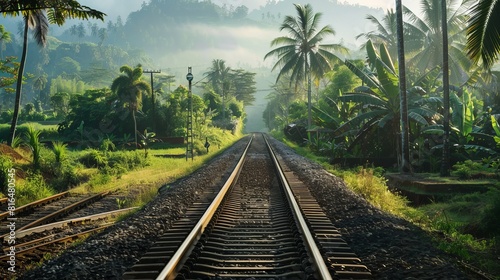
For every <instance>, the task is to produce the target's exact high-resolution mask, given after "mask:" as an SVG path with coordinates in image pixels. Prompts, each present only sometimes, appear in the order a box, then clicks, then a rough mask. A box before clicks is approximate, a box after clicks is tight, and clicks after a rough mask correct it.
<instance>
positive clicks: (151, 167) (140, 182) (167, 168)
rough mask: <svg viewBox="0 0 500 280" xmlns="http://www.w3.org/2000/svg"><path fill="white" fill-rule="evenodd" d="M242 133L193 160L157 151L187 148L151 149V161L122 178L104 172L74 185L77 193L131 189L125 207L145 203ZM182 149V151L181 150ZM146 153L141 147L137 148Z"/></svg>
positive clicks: (173, 150)
mask: <svg viewBox="0 0 500 280" xmlns="http://www.w3.org/2000/svg"><path fill="white" fill-rule="evenodd" d="M240 138H241V137H240V136H233V137H232V139H227V140H226V142H224V144H223V148H221V149H215V148H214V149H212V150H211V151H210V152H209V153H208V154H203V155H197V156H195V157H194V159H193V160H191V158H189V159H188V160H187V161H186V159H185V158H167V157H160V156H156V155H165V154H179V153H184V152H185V148H180V147H177V148H168V149H151V150H150V152H149V156H148V165H147V166H145V167H142V168H137V169H134V170H131V171H128V172H126V173H124V174H121V175H120V176H119V178H113V177H112V176H109V175H108V176H106V175H102V174H96V175H93V176H92V177H91V179H90V181H89V182H86V183H83V184H80V185H79V186H77V187H76V188H74V189H72V192H75V193H88V192H89V191H90V192H94V193H97V192H103V191H115V190H121V191H123V192H126V193H129V197H130V198H129V199H127V202H126V203H125V204H124V205H123V207H134V206H138V207H142V206H143V205H145V204H146V203H147V202H149V201H150V200H152V199H153V198H154V197H155V196H156V195H157V193H158V189H159V188H160V187H161V186H163V185H167V184H169V183H171V182H173V181H175V180H177V179H179V178H181V177H184V176H186V175H189V174H191V173H192V172H194V171H195V170H197V169H198V168H200V167H202V166H203V165H204V164H206V163H207V161H209V160H210V159H212V158H213V157H214V156H216V155H218V154H220V153H221V152H222V151H223V150H225V148H227V147H229V146H230V145H232V144H233V143H234V142H236V141H237V140H239V139H240ZM181 151H182V152H181ZM137 153H139V154H140V155H143V153H142V152H141V151H137Z"/></svg>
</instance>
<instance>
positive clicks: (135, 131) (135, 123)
mask: <svg viewBox="0 0 500 280" xmlns="http://www.w3.org/2000/svg"><path fill="white" fill-rule="evenodd" d="M132 118H133V119H134V136H135V148H134V150H136V149H137V121H136V119H135V110H132Z"/></svg>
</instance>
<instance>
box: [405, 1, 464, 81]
mask: <svg viewBox="0 0 500 280" xmlns="http://www.w3.org/2000/svg"><path fill="white" fill-rule="evenodd" d="M448 1H449V3H448V5H447V9H446V15H447V17H446V21H447V27H448V36H447V38H448V45H447V47H448V52H449V68H450V83H452V84H455V85H458V86H461V85H463V84H464V83H465V82H467V81H468V79H469V77H468V70H469V69H470V67H471V66H472V62H471V60H470V59H469V58H468V57H467V55H466V54H465V52H464V49H465V43H466V37H465V35H466V34H465V30H464V26H466V21H467V13H466V12H467V9H468V7H469V6H470V2H471V1H472V0H448ZM420 3H421V7H422V16H421V17H419V16H417V15H416V14H415V13H413V12H412V11H411V10H410V9H408V8H406V7H403V11H404V13H405V15H406V16H408V22H409V23H410V24H411V25H412V26H413V29H412V30H411V33H412V38H418V40H411V41H410V42H409V43H408V44H406V45H409V46H411V45H413V44H416V46H417V47H418V48H419V51H417V52H416V53H415V54H414V55H413V57H412V58H411V59H409V61H408V64H409V66H413V67H416V68H418V69H419V70H420V71H421V72H422V73H424V72H426V71H428V70H430V69H433V68H435V67H436V66H441V67H442V62H443V59H442V57H443V35H442V25H441V19H442V15H443V13H442V11H441V10H442V5H441V3H442V0H421V1H420Z"/></svg>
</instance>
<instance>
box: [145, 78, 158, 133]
mask: <svg viewBox="0 0 500 280" xmlns="http://www.w3.org/2000/svg"><path fill="white" fill-rule="evenodd" d="M142 73H150V74H151V101H152V102H153V122H152V123H153V131H154V132H155V133H158V131H156V102H155V91H154V89H153V74H155V73H161V70H144V71H142Z"/></svg>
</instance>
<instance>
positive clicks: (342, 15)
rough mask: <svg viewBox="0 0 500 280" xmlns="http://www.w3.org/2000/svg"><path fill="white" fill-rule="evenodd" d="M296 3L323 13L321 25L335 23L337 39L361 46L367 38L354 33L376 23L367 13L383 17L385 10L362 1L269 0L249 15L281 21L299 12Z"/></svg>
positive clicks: (361, 31) (265, 19)
mask: <svg viewBox="0 0 500 280" xmlns="http://www.w3.org/2000/svg"><path fill="white" fill-rule="evenodd" d="M293 4H301V5H305V4H310V5H311V6H312V8H313V10H314V12H316V13H317V12H320V13H322V15H323V16H322V18H321V23H320V25H321V26H323V25H327V24H329V25H330V26H332V27H333V29H334V30H335V32H336V35H335V40H336V41H337V42H340V41H342V42H343V43H344V44H345V45H346V46H347V47H350V48H352V47H354V45H357V46H359V45H360V44H362V43H364V42H357V41H356V39H355V36H356V35H358V34H360V33H363V32H369V31H371V30H372V28H373V26H372V25H371V23H370V22H369V21H368V20H366V16H367V15H369V14H370V15H374V16H376V17H377V18H382V17H383V15H384V13H385V11H383V10H382V9H374V8H370V7H366V6H361V5H350V4H347V3H339V2H338V1H336V0H309V1H299V0H283V1H276V0H275V1H269V2H268V3H267V5H266V6H264V7H261V8H260V9H258V10H254V11H252V12H251V13H250V14H249V16H248V17H249V18H250V19H253V20H258V21H267V22H273V23H276V24H277V26H279V25H280V24H281V22H282V21H283V18H284V16H286V15H291V16H295V15H296V14H297V12H296V10H295V7H294V5H293Z"/></svg>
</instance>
